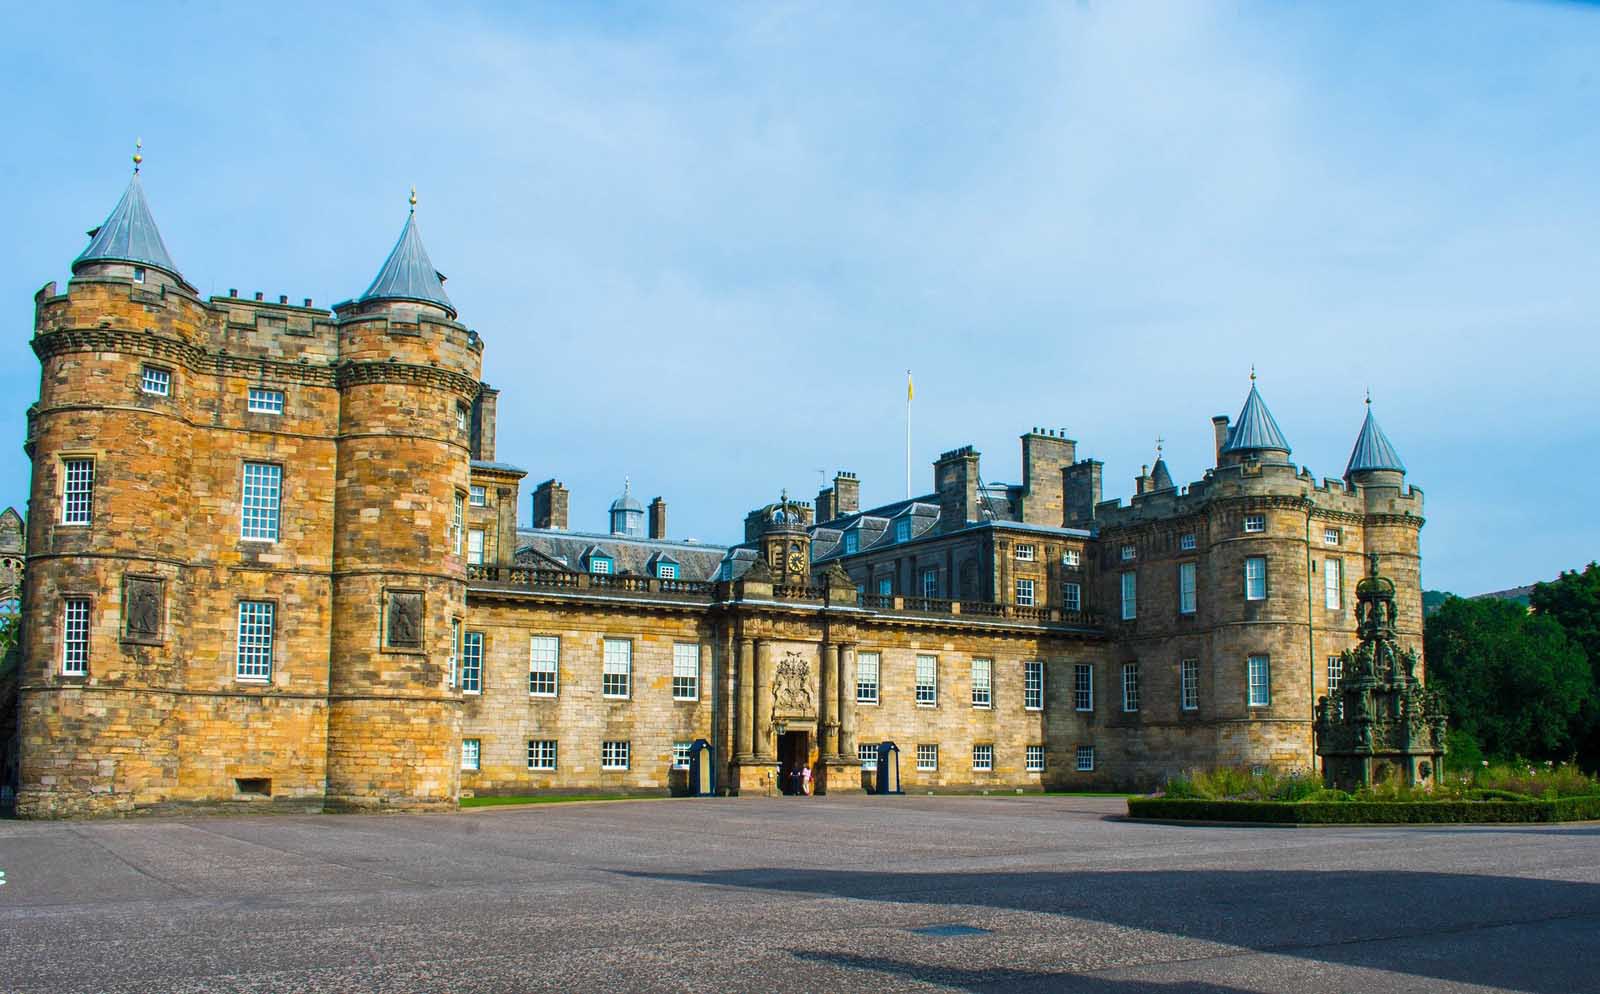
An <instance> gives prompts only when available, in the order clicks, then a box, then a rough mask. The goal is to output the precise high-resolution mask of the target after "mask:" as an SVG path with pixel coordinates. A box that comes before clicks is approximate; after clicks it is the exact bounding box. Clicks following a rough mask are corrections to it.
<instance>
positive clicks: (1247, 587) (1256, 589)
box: [1244, 556, 1267, 601]
mask: <svg viewBox="0 0 1600 994" xmlns="http://www.w3.org/2000/svg"><path fill="white" fill-rule="evenodd" d="M1244 599H1245V600H1247V601H1264V600H1266V599H1267V560H1266V558H1265V557H1264V556H1251V557H1249V558H1248V559H1246V560H1245V561H1244Z"/></svg>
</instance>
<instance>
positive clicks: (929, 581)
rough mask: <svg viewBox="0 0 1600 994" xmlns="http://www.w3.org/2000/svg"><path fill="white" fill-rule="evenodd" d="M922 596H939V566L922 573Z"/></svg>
mask: <svg viewBox="0 0 1600 994" xmlns="http://www.w3.org/2000/svg"><path fill="white" fill-rule="evenodd" d="M922 596H924V597H938V596H939V568H938V567H937V566H934V567H930V568H928V569H925V570H923V571H922Z"/></svg>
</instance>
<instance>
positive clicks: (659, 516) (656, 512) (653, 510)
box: [650, 497, 667, 538]
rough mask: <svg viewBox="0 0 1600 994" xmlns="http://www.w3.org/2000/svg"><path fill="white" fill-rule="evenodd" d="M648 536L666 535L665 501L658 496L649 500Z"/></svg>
mask: <svg viewBox="0 0 1600 994" xmlns="http://www.w3.org/2000/svg"><path fill="white" fill-rule="evenodd" d="M650 537H651V538H666V537H667V502H666V501H664V500H662V499H661V498H660V497H657V498H656V499H655V500H652V501H651V502H650Z"/></svg>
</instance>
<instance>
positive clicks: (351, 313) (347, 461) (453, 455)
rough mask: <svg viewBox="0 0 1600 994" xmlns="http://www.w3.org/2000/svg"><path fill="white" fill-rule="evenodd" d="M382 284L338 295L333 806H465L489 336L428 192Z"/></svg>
mask: <svg viewBox="0 0 1600 994" xmlns="http://www.w3.org/2000/svg"><path fill="white" fill-rule="evenodd" d="M411 204H412V212H411V214H410V216H408V217H407V218H406V223H405V227H404V228H403V229H402V230H401V233H400V240H399V241H398V242H397V243H396V245H395V247H394V250H393V251H392V252H390V253H389V257H388V259H387V260H386V261H385V262H384V264H383V268H382V269H381V270H380V271H379V272H378V275H377V277H376V278H375V279H374V280H373V281H372V285H371V286H369V287H368V288H367V291H366V292H365V293H363V294H362V295H361V296H360V297H358V298H356V299H355V300H352V301H347V302H345V303H342V304H339V305H337V306H336V307H335V308H334V310H335V314H336V315H337V319H338V328H339V356H340V364H339V373H338V381H339V394H340V424H339V436H338V442H337V452H338V470H337V481H338V482H337V490H336V493H335V498H334V550H333V632H332V648H331V658H330V668H329V698H330V701H329V709H328V803H329V805H330V806H332V807H345V808H350V807H356V808H372V807H406V808H424V807H435V806H448V805H452V804H454V803H455V801H456V798H457V795H458V790H459V781H460V766H461V763H460V749H461V736H460V724H461V717H460V697H459V693H460V691H459V690H458V689H457V688H456V687H455V686H454V684H455V682H456V681H455V670H456V665H455V662H456V654H457V653H458V651H459V648H460V646H459V635H460V631H461V621H462V616H463V613H464V610H465V607H466V557H465V551H466V550H465V527H464V525H465V506H466V500H467V491H468V473H469V466H470V448H469V444H470V427H471V426H470V421H471V406H472V402H473V400H474V399H475V397H476V396H477V393H478V389H479V374H480V371H481V368H482V355H483V345H482V342H481V341H480V340H479V338H478V336H477V334H476V333H475V332H473V331H470V330H469V329H468V328H467V327H466V326H465V325H462V324H460V323H458V322H457V321H456V309H455V306H454V305H453V304H451V302H450V298H449V297H448V296H446V294H445V291H444V280H443V277H442V276H441V275H440V274H439V273H438V272H437V271H436V270H435V269H434V268H433V264H432V263H431V262H430V261H429V259H428V253H427V251H426V250H425V249H424V248H423V246H422V239H421V236H420V235H419V234H418V232H417V223H416V194H415V192H414V191H413V193H412V198H411Z"/></svg>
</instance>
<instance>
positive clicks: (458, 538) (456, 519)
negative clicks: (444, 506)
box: [450, 490, 467, 556]
mask: <svg viewBox="0 0 1600 994" xmlns="http://www.w3.org/2000/svg"><path fill="white" fill-rule="evenodd" d="M450 533H451V537H450V545H451V547H452V548H454V549H455V551H456V555H457V556H460V555H461V553H462V551H463V546H464V545H465V543H466V541H467V495H466V494H464V493H462V492H461V491H459V490H457V491H456V492H455V499H454V501H453V503H452V505H451V517H450Z"/></svg>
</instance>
